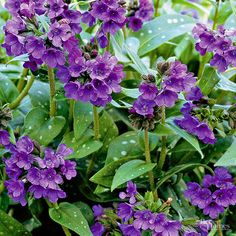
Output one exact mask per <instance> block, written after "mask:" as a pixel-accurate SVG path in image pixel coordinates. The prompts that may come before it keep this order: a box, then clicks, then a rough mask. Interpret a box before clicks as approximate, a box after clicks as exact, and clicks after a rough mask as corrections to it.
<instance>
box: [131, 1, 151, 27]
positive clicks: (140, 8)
mask: <svg viewBox="0 0 236 236" xmlns="http://www.w3.org/2000/svg"><path fill="white" fill-rule="evenodd" d="M153 14H154V7H153V3H152V1H150V0H140V1H136V0H133V1H131V2H130V5H129V6H128V26H129V28H130V29H132V30H133V31H138V30H140V29H141V28H142V26H143V22H146V21H149V20H151V19H152V18H153Z"/></svg>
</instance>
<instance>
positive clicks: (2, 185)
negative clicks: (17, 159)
mask: <svg viewBox="0 0 236 236" xmlns="http://www.w3.org/2000/svg"><path fill="white" fill-rule="evenodd" d="M6 177H7V176H6V170H5V168H4V169H3V172H2V183H1V184H0V195H1V194H2V192H3V191H4V189H5V186H4V182H5V180H6Z"/></svg>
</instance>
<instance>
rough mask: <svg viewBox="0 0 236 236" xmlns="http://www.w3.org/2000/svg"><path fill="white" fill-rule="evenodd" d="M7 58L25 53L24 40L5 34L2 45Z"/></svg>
mask: <svg viewBox="0 0 236 236" xmlns="http://www.w3.org/2000/svg"><path fill="white" fill-rule="evenodd" d="M2 47H3V48H5V49H6V51H7V54H8V55H9V56H19V55H21V54H24V53H25V47H24V38H23V37H21V36H16V35H13V34H9V33H6V36H5V43H4V44H3V45H2Z"/></svg>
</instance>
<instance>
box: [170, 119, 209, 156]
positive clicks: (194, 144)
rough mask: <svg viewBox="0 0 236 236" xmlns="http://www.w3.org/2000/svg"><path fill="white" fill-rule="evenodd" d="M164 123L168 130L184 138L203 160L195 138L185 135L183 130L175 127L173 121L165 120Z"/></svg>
mask: <svg viewBox="0 0 236 236" xmlns="http://www.w3.org/2000/svg"><path fill="white" fill-rule="evenodd" d="M166 122H167V125H168V126H169V128H170V129H172V130H173V131H174V132H175V133H176V134H178V135H179V136H181V137H182V138H184V139H185V140H186V141H187V142H189V143H190V144H191V145H192V146H193V147H194V148H195V149H196V150H197V151H198V152H199V153H200V155H201V157H202V158H204V155H203V153H202V150H201V148H200V146H199V142H198V140H197V139H196V138H195V137H193V136H192V135H190V134H189V133H187V132H186V131H185V130H183V129H181V128H179V126H177V125H175V123H174V121H173V120H171V119H167V121H166Z"/></svg>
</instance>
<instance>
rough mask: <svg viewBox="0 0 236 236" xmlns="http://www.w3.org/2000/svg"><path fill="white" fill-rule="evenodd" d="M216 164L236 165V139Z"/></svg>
mask: <svg viewBox="0 0 236 236" xmlns="http://www.w3.org/2000/svg"><path fill="white" fill-rule="evenodd" d="M215 166H236V139H234V142H233V143H232V145H231V146H230V147H229V149H228V150H227V151H226V152H225V153H224V155H223V156H222V157H221V158H220V159H219V160H218V161H217V162H216V164H215Z"/></svg>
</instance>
